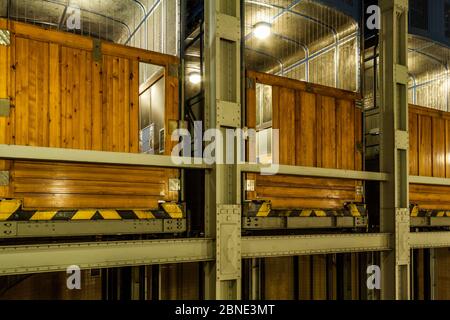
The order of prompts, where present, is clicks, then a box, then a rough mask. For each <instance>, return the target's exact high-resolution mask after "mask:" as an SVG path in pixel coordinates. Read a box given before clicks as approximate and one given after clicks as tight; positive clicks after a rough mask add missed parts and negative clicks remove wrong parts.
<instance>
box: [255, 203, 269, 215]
mask: <svg viewBox="0 0 450 320" xmlns="http://www.w3.org/2000/svg"><path fill="white" fill-rule="evenodd" d="M269 213H270V204H269V203H268V202H263V203H262V204H261V207H259V209H258V213H257V214H256V216H257V217H267V216H269Z"/></svg>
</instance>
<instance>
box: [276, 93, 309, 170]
mask: <svg viewBox="0 0 450 320" xmlns="http://www.w3.org/2000/svg"><path fill="white" fill-rule="evenodd" d="M297 110H298V117H297V122H296V123H297V128H296V132H297V134H296V136H290V137H289V140H288V143H287V144H286V145H285V146H284V148H285V149H284V150H286V152H292V151H291V150H292V147H293V145H292V144H293V143H294V141H295V140H296V137H297V143H298V144H297V159H298V160H297V163H296V164H297V165H299V166H308V167H314V166H316V163H317V161H316V158H317V157H316V145H317V140H316V96H315V95H314V94H312V93H307V92H300V95H299V105H297ZM283 114H284V112H283ZM284 117H286V118H287V117H290V115H289V114H286V115H285V116H283V118H284ZM292 128H293V126H291V127H287V128H286V129H285V130H290V131H293V130H292ZM281 136H283V135H282V134H281ZM280 149H283V148H282V146H281V144H280Z"/></svg>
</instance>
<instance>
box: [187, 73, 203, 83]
mask: <svg viewBox="0 0 450 320" xmlns="http://www.w3.org/2000/svg"><path fill="white" fill-rule="evenodd" d="M201 81H202V76H201V75H200V73H198V72H192V73H190V74H189V82H190V83H192V84H199V83H200V82H201Z"/></svg>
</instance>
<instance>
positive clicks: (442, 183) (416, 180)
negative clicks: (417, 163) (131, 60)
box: [409, 176, 450, 186]
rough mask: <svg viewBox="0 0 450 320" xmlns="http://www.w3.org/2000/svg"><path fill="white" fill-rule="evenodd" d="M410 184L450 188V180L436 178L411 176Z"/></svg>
mask: <svg viewBox="0 0 450 320" xmlns="http://www.w3.org/2000/svg"><path fill="white" fill-rule="evenodd" d="M409 183H417V184H431V185H437V186H450V179H447V178H436V177H422V176H409Z"/></svg>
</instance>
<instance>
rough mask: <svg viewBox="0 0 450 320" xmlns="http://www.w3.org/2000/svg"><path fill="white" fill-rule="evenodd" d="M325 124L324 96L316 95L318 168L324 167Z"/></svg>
mask: <svg viewBox="0 0 450 320" xmlns="http://www.w3.org/2000/svg"><path fill="white" fill-rule="evenodd" d="M323 131H324V130H323V124H322V96H321V95H316V132H315V139H316V141H315V145H316V166H317V167H319V168H322V167H323V164H322V149H323V141H322V135H323Z"/></svg>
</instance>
